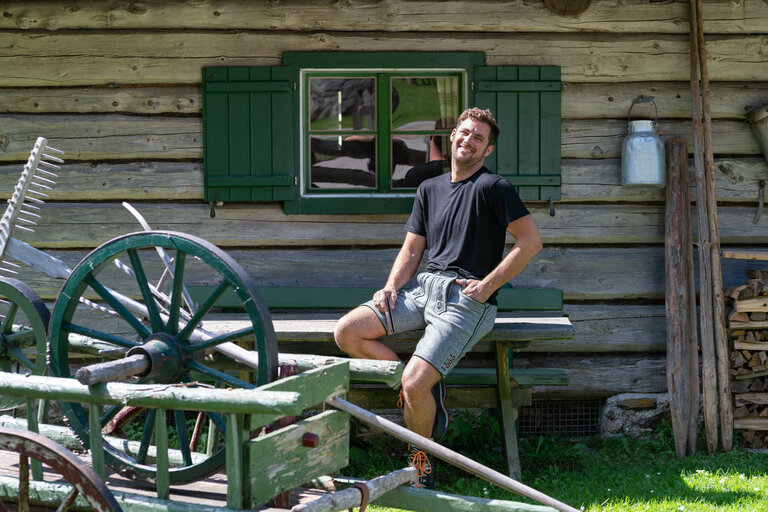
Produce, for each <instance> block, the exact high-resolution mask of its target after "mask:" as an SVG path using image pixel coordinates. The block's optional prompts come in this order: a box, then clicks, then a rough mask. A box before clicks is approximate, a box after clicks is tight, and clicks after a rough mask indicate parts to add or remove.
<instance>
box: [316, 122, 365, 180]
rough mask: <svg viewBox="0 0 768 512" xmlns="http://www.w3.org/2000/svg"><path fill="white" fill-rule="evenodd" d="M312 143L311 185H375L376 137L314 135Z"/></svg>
mask: <svg viewBox="0 0 768 512" xmlns="http://www.w3.org/2000/svg"><path fill="white" fill-rule="evenodd" d="M309 146H310V148H309V151H310V159H311V162H310V171H309V173H310V176H309V186H310V188H312V189H361V188H364V189H372V188H376V158H375V153H376V138H375V137H373V136H355V135H353V136H351V137H345V138H342V137H340V136H323V137H319V136H313V137H310V140H309Z"/></svg>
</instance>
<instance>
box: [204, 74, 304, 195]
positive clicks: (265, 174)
mask: <svg viewBox="0 0 768 512" xmlns="http://www.w3.org/2000/svg"><path fill="white" fill-rule="evenodd" d="M295 80H296V77H295V76H294V69H293V68H291V67H282V66H277V67H268V66H261V67H251V66H249V67H245V66H239V67H238V66H234V67H211V68H203V174H204V196H205V200H206V201H211V200H216V201H277V200H285V199H290V198H292V197H293V196H294V192H293V191H292V187H293V178H294V176H295V175H296V172H297V168H298V160H297V159H296V156H297V154H298V144H295V141H296V140H297V138H296V131H295V130H296V129H297V128H298V125H297V122H296V118H295V112H296V109H297V105H296V103H297V91H296V88H295V87H294V84H295Z"/></svg>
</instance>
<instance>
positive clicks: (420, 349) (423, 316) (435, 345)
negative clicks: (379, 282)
mask: <svg viewBox="0 0 768 512" xmlns="http://www.w3.org/2000/svg"><path fill="white" fill-rule="evenodd" d="M457 277H458V275H457V274H456V273H455V272H423V273H421V274H419V275H418V276H417V277H416V279H417V282H418V286H416V287H415V288H413V289H409V290H401V291H398V293H397V301H396V302H395V307H394V309H393V310H392V324H393V327H394V332H395V334H397V333H401V332H406V331H416V330H421V329H423V330H424V335H423V336H422V337H421V339H420V340H419V343H418V345H416V350H415V351H414V353H413V355H415V356H417V357H419V358H421V359H423V360H425V361H426V362H428V363H429V364H431V365H432V366H434V367H435V369H436V370H437V371H438V372H440V374H441V375H442V376H443V377H445V376H446V375H448V373H450V371H451V370H452V369H453V368H454V367H455V366H456V365H457V364H458V362H459V361H460V360H461V358H462V357H464V354H466V353H467V352H469V351H470V350H471V349H472V347H473V346H475V343H477V342H478V341H480V339H481V338H482V337H483V336H485V335H486V334H488V332H490V330H491V329H493V323H494V321H495V320H496V306H495V305H493V304H486V303H482V302H478V301H476V300H475V299H472V298H470V297H468V296H466V295H464V293H463V292H462V291H461V287H460V286H459V285H458V284H457V283H456V278H457ZM363 306H368V307H369V308H371V309H372V310H373V311H374V313H376V316H378V317H379V320H380V321H381V324H382V325H383V326H384V329H385V330H386V324H385V317H384V313H382V312H381V311H379V310H378V308H376V306H374V305H373V300H370V301H368V302H366V303H365V304H363Z"/></svg>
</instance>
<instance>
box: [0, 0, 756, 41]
mask: <svg viewBox="0 0 768 512" xmlns="http://www.w3.org/2000/svg"><path fill="white" fill-rule="evenodd" d="M472 6H473V12H475V13H480V14H482V15H480V16H472V17H471V18H470V19H468V17H467V12H466V5H465V4H464V3H463V2H450V3H446V2H441V1H435V0H432V1H427V2H418V3H414V2H409V1H407V0H387V1H386V2H381V1H378V0H357V1H356V2H355V3H354V4H349V5H338V4H332V5H331V4H326V3H322V2H316V1H313V0H299V1H295V0H294V1H292V2H290V4H282V3H264V4H262V3H260V2H245V3H238V4H234V3H228V2H221V1H198V2H195V3H194V4H178V3H174V2H171V1H168V0H164V1H153V2H149V3H143V4H115V3H113V2H109V1H107V0H99V1H84V0H77V1H74V2H69V3H67V4H66V5H59V4H56V3H51V2H45V1H40V0H37V1H32V2H28V1H25V2H23V3H21V4H18V5H14V4H10V5H6V6H4V8H3V10H4V11H5V16H3V17H2V18H0V29H2V30H18V29H22V30H77V29H96V30H104V29H131V30H141V29H148V30H149V29H205V30H216V29H221V30H232V29H243V30H270V31H295V30H315V31H320V30H322V31H327V30H332V31H333V30H338V31H366V32H367V31H378V30H381V31H393V32H421V31H425V30H429V31H434V32H460V31H468V32H478V31H486V32H502V33H503V32H575V31H579V32H620V33H626V32H640V33H643V32H656V33H675V34H687V30H688V29H687V24H686V23H685V22H684V20H687V18H688V9H687V7H686V6H685V4H684V3H681V2H666V3H660V4H656V3H645V2H638V3H629V4H626V5H623V4H603V3H601V4H599V5H593V6H592V7H591V8H589V9H587V10H586V11H584V12H583V13H581V14H580V15H579V16H578V17H576V16H573V17H571V16H557V15H555V14H553V13H552V12H550V11H549V10H546V9H543V8H542V7H541V6H540V5H538V4H530V3H529V2H525V1H523V0H505V1H502V2H498V1H493V0H480V1H478V0H473V2H472ZM703 16H704V17H703V21H704V27H705V29H706V31H707V33H731V34H740V33H753V34H760V33H766V27H767V26H768V13H766V12H765V9H764V8H761V4H760V2H744V3H738V2H725V1H720V2H710V3H709V4H707V8H706V9H704V13H703Z"/></svg>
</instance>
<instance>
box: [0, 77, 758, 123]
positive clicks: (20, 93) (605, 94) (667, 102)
mask: <svg viewBox="0 0 768 512" xmlns="http://www.w3.org/2000/svg"><path fill="white" fill-rule="evenodd" d="M641 93H642V94H645V95H647V96H653V97H654V98H656V104H657V105H660V113H661V115H662V117H664V118H667V119H687V118H688V117H690V113H691V97H690V91H689V87H688V83H687V82H685V83H683V82H639V83H638V82H629V83H622V82H613V83H575V82H566V83H563V84H562V107H561V115H562V118H563V119H622V120H623V119H626V117H627V112H628V111H629V106H630V105H631V104H632V100H634V99H635V98H636V97H637V96H638V94H641ZM712 95H713V96H714V97H716V98H718V101H717V102H715V103H713V104H712V109H711V115H712V118H713V119H742V118H744V115H745V112H746V111H747V110H749V107H756V106H759V105H762V104H763V103H764V102H765V100H766V98H768V85H765V83H761V82H751V83H750V82H746V83H744V82H716V83H713V84H712ZM646 108H647V110H645V111H644V110H643V109H642V106H640V107H636V108H635V109H634V110H633V112H634V113H635V114H636V115H638V116H643V114H644V113H647V115H649V116H652V115H654V112H653V109H652V107H650V105H649V106H647V107H646ZM201 111H202V100H201V92H200V87H198V86H196V85H195V86H192V85H178V86H166V87H131V86H121V87H31V88H30V87H24V88H12V87H9V88H4V89H2V94H0V112H7V113H15V114H46V113H51V114H109V113H112V114H141V115H158V114H187V115H190V114H191V115H194V114H200V113H201Z"/></svg>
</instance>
